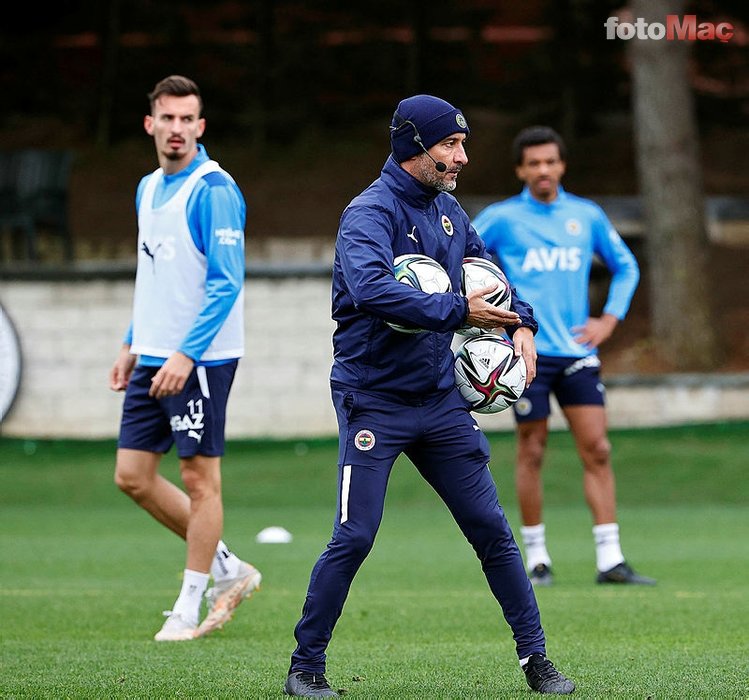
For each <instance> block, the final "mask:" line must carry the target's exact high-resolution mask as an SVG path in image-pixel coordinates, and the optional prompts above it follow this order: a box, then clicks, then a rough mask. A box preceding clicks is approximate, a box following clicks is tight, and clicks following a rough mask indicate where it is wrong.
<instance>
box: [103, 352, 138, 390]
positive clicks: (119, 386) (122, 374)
mask: <svg viewBox="0 0 749 700" xmlns="http://www.w3.org/2000/svg"><path fill="white" fill-rule="evenodd" d="M136 359H137V358H136V356H135V355H133V354H131V353H130V346H129V345H127V344H126V345H123V346H122V347H121V348H120V354H119V355H117V359H116V360H115V361H114V364H113V365H112V369H110V370H109V388H110V389H111V390H112V391H124V390H125V389H127V384H128V382H129V381H130V375H131V374H132V373H133V367H135V360H136Z"/></svg>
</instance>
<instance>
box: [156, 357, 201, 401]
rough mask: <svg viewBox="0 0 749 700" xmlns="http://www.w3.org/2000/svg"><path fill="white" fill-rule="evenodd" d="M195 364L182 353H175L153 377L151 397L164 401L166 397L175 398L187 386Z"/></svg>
mask: <svg viewBox="0 0 749 700" xmlns="http://www.w3.org/2000/svg"><path fill="white" fill-rule="evenodd" d="M194 366H195V362H194V361H193V360H192V358H190V357H188V356H187V355H185V354H183V353H181V352H175V353H174V354H173V355H170V356H169V357H168V358H167V361H166V362H165V363H164V364H163V365H161V367H160V368H159V371H158V372H156V374H154V375H153V379H152V380H151V388H150V389H149V391H148V394H149V396H153V397H154V398H156V399H163V398H164V397H165V396H175V395H176V394H179V392H180V391H182V389H183V388H184V386H185V382H186V381H187V378H188V377H189V376H190V372H192V368H193V367H194Z"/></svg>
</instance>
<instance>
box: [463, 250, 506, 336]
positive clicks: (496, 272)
mask: <svg viewBox="0 0 749 700" xmlns="http://www.w3.org/2000/svg"><path fill="white" fill-rule="evenodd" d="M494 284H497V288H496V289H495V290H494V291H493V292H489V294H486V295H485V296H484V299H486V301H488V302H489V303H490V304H493V305H494V306H496V307H498V308H500V309H505V310H508V309H509V308H510V302H511V301H512V293H511V291H510V283H509V282H508V281H507V278H506V277H505V273H504V272H502V270H500V269H499V267H497V266H496V265H495V264H494V263H493V262H492V261H491V260H485V259H484V258H464V259H463V266H462V268H461V273H460V293H461V294H462V295H463V296H467V295H468V294H469V293H470V292H472V291H474V290H475V289H481V288H483V287H490V286H492V285H494ZM457 332H458V333H460V334H461V335H468V336H474V335H482V334H483V333H486V332H487V331H486V329H483V328H476V327H475V326H463V327H462V328H459V329H458V331H457Z"/></svg>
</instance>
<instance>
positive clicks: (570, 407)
mask: <svg viewBox="0 0 749 700" xmlns="http://www.w3.org/2000/svg"><path fill="white" fill-rule="evenodd" d="M599 370H600V362H599V360H598V358H597V357H595V356H592V357H587V358H583V359H582V360H576V361H575V362H573V363H572V364H570V366H569V367H568V368H567V369H566V370H565V373H564V378H563V379H562V380H561V381H560V382H559V384H558V386H557V389H556V396H557V399H558V401H559V405H560V407H561V408H562V411H563V413H564V416H565V418H566V420H567V423H568V425H569V427H570V431H571V433H572V435H573V438H574V440H575V445H576V447H577V452H578V454H579V456H580V461H581V462H582V465H583V490H584V493H585V500H586V502H587V504H588V507H589V508H590V512H591V516H592V519H593V539H594V542H595V549H596V568H597V570H598V577H597V581H598V582H599V583H634V584H645V585H652V584H653V583H655V581H654V580H653V579H649V578H646V577H644V576H639V575H638V574H636V573H635V572H634V571H633V570H632V568H631V567H630V566H629V565H628V564H627V563H626V561H625V559H624V554H623V553H622V548H621V544H620V541H619V525H618V522H617V513H616V478H615V476H614V470H613V468H612V465H611V443H610V442H609V438H608V425H607V419H606V408H605V404H604V399H605V394H604V388H603V384H602V383H601V380H600V375H599Z"/></svg>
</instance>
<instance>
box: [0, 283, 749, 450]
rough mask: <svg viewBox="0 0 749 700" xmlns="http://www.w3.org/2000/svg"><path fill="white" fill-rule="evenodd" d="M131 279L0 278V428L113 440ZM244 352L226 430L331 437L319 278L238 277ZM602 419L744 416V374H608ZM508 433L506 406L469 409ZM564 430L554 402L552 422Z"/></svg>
mask: <svg viewBox="0 0 749 700" xmlns="http://www.w3.org/2000/svg"><path fill="white" fill-rule="evenodd" d="M132 292H133V287H132V281H130V279H129V278H128V279H96V278H93V279H91V278H84V279H59V280H55V279H43V280H25V279H14V280H3V281H0V301H2V303H3V305H4V307H5V309H6V311H7V313H8V314H9V316H10V317H11V319H12V320H13V322H14V324H15V326H16V328H17V330H18V333H19V335H20V338H21V343H22V346H23V363H24V369H23V379H22V384H21V389H20V393H19V395H18V397H17V399H16V402H15V405H14V407H13V409H12V410H11V412H10V414H9V415H8V416H7V418H6V420H5V421H4V423H3V425H2V426H1V427H0V432H2V434H3V435H5V436H21V437H61V438H65V437H76V438H102V437H115V436H116V434H117V429H118V425H119V417H120V408H121V404H122V397H123V395H122V394H116V393H113V392H111V391H110V390H109V388H108V373H109V369H110V367H111V365H112V363H113V361H114V359H115V357H116V354H117V352H118V350H119V346H120V342H121V339H122V336H123V334H124V332H125V329H126V327H127V324H128V322H129V319H130V306H131V302H132ZM245 312H246V356H245V358H244V359H243V360H242V362H241V363H240V367H239V370H238V373H237V378H236V382H235V385H234V388H233V390H232V394H231V397H230V403H229V409H228V423H227V434H228V436H229V437H233V438H239V437H278V438H285V437H313V436H333V435H335V434H336V433H337V429H336V421H335V413H334V411H333V408H332V406H331V403H330V393H329V388H328V375H329V371H330V363H331V357H332V347H331V335H332V332H333V322H332V321H331V319H330V280H329V278H328V277H327V276H326V275H319V274H318V275H311V276H300V277H293V278H288V277H281V276H279V275H278V274H273V275H268V276H262V275H258V274H253V273H252V271H251V273H250V275H249V276H248V280H247V285H246V295H245ZM605 383H606V385H607V391H608V401H609V422H610V424H611V425H612V427H630V426H639V427H645V426H650V425H670V424H676V423H688V422H710V421H719V420H737V419H742V420H743V419H749V374H736V375H669V376H665V377H648V376H639V377H606V378H605ZM477 420H478V422H479V424H480V425H481V426H482V427H483V428H484V429H487V430H512V429H513V427H514V425H513V420H512V415H511V413H510V412H509V411H507V412H504V413H501V414H496V415H493V416H477ZM562 426H563V422H562V419H561V416H560V414H559V411H558V409H556V410H555V414H554V416H553V419H552V428H560V427H562Z"/></svg>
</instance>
